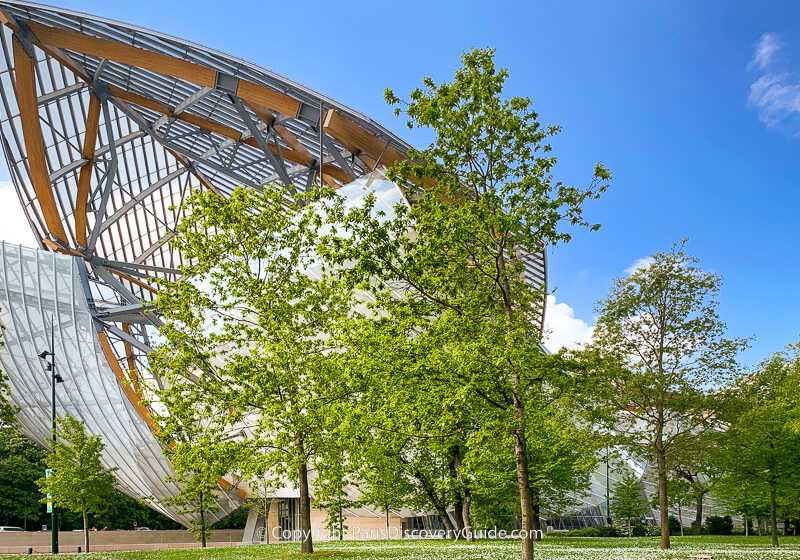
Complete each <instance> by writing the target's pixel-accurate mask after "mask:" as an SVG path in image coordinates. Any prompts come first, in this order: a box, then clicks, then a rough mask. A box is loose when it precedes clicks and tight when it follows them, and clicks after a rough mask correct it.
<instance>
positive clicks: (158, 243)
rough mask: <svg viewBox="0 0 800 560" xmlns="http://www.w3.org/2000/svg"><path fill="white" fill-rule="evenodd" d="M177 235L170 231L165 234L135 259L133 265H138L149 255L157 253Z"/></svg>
mask: <svg viewBox="0 0 800 560" xmlns="http://www.w3.org/2000/svg"><path fill="white" fill-rule="evenodd" d="M175 235H177V234H176V233H175V232H174V231H170V232H167V233H165V234H164V235H162V236H161V238H160V239H158V240H157V241H156V242H155V243H153V244H152V245H150V246H149V247H148V248H147V249H145V250H144V251H143V252H142V253H141V254H140V255H139V256H138V257H136V259H135V260H134V261H133V262H134V263H135V264H140V263H142V262H144V261H145V260H147V259H148V258H149V257H150V255H152V254H153V253H155V252H156V251H158V250H159V249H160V248H161V247H163V246H164V244H165V243H168V242H169V240H170V239H172V238H173V237H175Z"/></svg>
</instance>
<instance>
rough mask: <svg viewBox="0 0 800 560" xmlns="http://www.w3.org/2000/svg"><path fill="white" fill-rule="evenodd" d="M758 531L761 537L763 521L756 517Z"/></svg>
mask: <svg viewBox="0 0 800 560" xmlns="http://www.w3.org/2000/svg"><path fill="white" fill-rule="evenodd" d="M756 529H758V536H759V537H760V536H761V520H760V519H759V518H758V517H756Z"/></svg>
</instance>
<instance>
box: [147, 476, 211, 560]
mask: <svg viewBox="0 0 800 560" xmlns="http://www.w3.org/2000/svg"><path fill="white" fill-rule="evenodd" d="M169 481H170V482H176V483H178V484H179V485H180V488H181V489H180V491H179V492H178V493H177V494H175V495H174V496H171V497H169V498H164V499H163V500H161V502H162V503H163V504H164V505H166V506H171V507H174V508H175V511H176V512H177V513H179V514H181V515H187V514H188V515H191V516H192V518H191V521H190V523H191V526H190V531H192V533H194V536H195V539H196V540H197V542H199V543H200V546H201V547H202V548H205V547H206V545H207V541H208V537H209V536H210V535H211V525H212V524H213V522H212V521H211V519H209V517H208V516H209V515H211V514H214V513H216V512H217V511H219V506H217V498H218V495H217V492H218V490H219V486H218V483H217V481H218V478H216V477H214V476H213V475H211V476H209V473H208V472H203V471H200V472H183V473H180V474H176V475H174V476H172V477H170V478H169Z"/></svg>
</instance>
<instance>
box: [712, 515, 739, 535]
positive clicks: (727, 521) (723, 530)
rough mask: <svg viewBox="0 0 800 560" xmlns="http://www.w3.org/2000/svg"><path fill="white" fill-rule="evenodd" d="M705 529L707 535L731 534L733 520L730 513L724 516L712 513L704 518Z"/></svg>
mask: <svg viewBox="0 0 800 560" xmlns="http://www.w3.org/2000/svg"><path fill="white" fill-rule="evenodd" d="M706 531H708V534H709V535H731V534H733V520H732V519H731V516H730V515H726V516H725V517H720V516H719V515H712V516H711V517H708V518H707V519H706Z"/></svg>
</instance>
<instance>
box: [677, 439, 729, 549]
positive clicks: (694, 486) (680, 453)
mask: <svg viewBox="0 0 800 560" xmlns="http://www.w3.org/2000/svg"><path fill="white" fill-rule="evenodd" d="M686 436H687V441H686V442H681V443H678V444H676V445H675V452H674V453H673V456H672V457H671V459H670V466H671V468H672V471H673V472H674V473H675V475H676V476H678V477H680V478H682V479H683V480H684V481H686V482H687V483H688V484H689V489H690V493H691V496H692V499H693V500H694V503H695V519H694V522H693V523H692V529H693V533H694V534H695V535H700V534H701V532H702V527H703V500H704V499H705V496H706V495H707V494H708V493H709V492H711V490H712V485H713V481H712V479H711V472H712V471H713V468H712V467H711V465H712V462H713V456H714V454H715V453H716V445H717V440H718V439H719V438H720V433H719V432H717V431H714V432H706V433H703V434H699V435H696V434H694V433H688V434H686ZM668 490H669V491H671V490H672V489H671V488H669V486H668ZM681 528H683V525H681Z"/></svg>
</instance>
